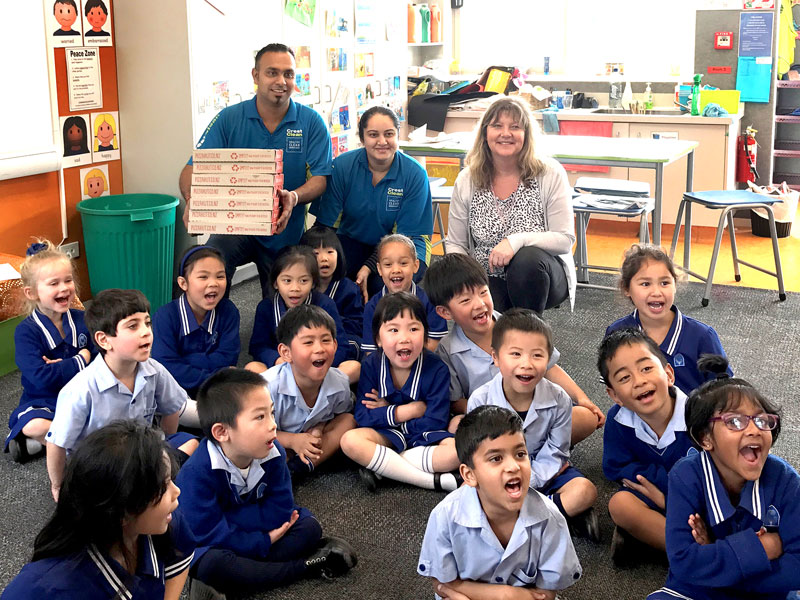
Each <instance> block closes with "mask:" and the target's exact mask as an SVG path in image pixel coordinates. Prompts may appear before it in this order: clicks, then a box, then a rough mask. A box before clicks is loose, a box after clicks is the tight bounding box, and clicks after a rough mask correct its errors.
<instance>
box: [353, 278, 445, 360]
mask: <svg viewBox="0 0 800 600" xmlns="http://www.w3.org/2000/svg"><path fill="white" fill-rule="evenodd" d="M387 293H388V291H387V290H386V286H383V289H381V291H380V292H378V293H377V294H375V295H374V296H373V297H372V298H370V299H369V302H367V305H366V306H365V307H364V331H363V335H362V339H361V350H363V351H364V352H375V349H376V346H375V338H374V337H373V335H372V316H373V315H374V314H375V307H376V306H378V302H379V301H380V299H381V298H383V297H384V296H385V295H386V294H387ZM409 293H411V294H414V295H415V296H416V297H417V298H419V299H420V301H421V302H422V306H424V307H425V314H426V316H427V318H428V337H429V338H430V339H432V340H440V339H442V338H443V337H444V336H446V335H447V321H445V320H444V319H443V318H442V317H440V316H439V315H438V314H437V313H436V307H435V306H434V305H433V304H431V301H430V300H428V295H427V294H426V293H425V290H423V289H422V288H421V287H419V286H418V285H417V284H416V283H414V282H413V281H412V282H411V289H410V290H409Z"/></svg>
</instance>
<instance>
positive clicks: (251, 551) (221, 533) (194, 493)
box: [175, 438, 299, 563]
mask: <svg viewBox="0 0 800 600" xmlns="http://www.w3.org/2000/svg"><path fill="white" fill-rule="evenodd" d="M175 483H176V484H177V486H178V487H179V488H181V491H182V493H181V500H180V506H179V507H178V512H180V513H181V514H182V515H183V517H184V518H185V519H186V521H187V522H188V523H189V525H190V526H191V528H192V532H193V533H194V535H195V537H196V538H197V550H195V555H194V561H193V563H196V562H197V561H198V560H199V559H200V557H202V556H203V554H205V553H206V552H207V551H208V550H209V549H210V548H221V549H226V550H231V551H233V552H234V553H236V554H237V555H238V556H244V557H247V558H253V559H263V558H265V557H266V556H267V554H269V550H270V546H271V545H272V544H271V542H270V539H269V532H270V531H271V530H273V529H276V528H278V527H280V526H281V525H283V524H284V523H285V522H286V521H288V520H289V517H291V515H292V511H293V510H295V509H298V508H299V507H297V506H296V505H295V503H294V496H293V495H292V481H291V478H290V476H289V469H288V467H287V466H286V452H285V451H284V449H283V447H281V445H280V444H279V443H278V441H277V440H276V441H275V445H274V446H273V448H272V449H271V450H270V451H269V454H267V456H266V457H265V458H262V459H257V460H256V459H254V460H253V462H252V463H250V470H249V471H248V473H247V477H246V478H245V477H244V476H243V475H242V472H241V470H239V469H238V468H236V466H235V465H234V464H233V463H232V462H231V461H230V460H229V459H228V457H227V456H225V454H224V453H223V452H222V450H220V448H219V446H218V445H217V444H216V443H214V442H211V441H209V440H208V439H207V438H206V439H204V440H203V441H202V442H200V445H199V446H198V448H197V450H195V451H194V453H193V454H192V455H191V456H190V457H189V460H187V461H186V462H185V463H184V465H183V466H182V467H181V470H180V471H179V472H178V476H177V478H176V479H175Z"/></svg>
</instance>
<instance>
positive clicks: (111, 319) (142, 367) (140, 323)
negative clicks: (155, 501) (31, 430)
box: [45, 289, 198, 501]
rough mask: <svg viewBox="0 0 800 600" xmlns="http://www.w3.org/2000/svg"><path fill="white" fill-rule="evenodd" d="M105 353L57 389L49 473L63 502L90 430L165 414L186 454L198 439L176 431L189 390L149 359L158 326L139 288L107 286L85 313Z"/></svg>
mask: <svg viewBox="0 0 800 600" xmlns="http://www.w3.org/2000/svg"><path fill="white" fill-rule="evenodd" d="M85 320H86V325H87V327H88V328H89V333H90V334H91V337H92V341H93V342H94V344H95V346H96V347H97V348H98V349H99V351H100V355H99V356H98V357H97V358H95V359H94V360H93V361H92V362H91V363H89V366H87V367H86V368H85V369H84V370H83V371H81V372H80V373H78V374H77V375H75V377H73V378H72V379H71V380H70V381H69V383H67V385H65V386H64V387H63V389H62V390H61V392H60V393H59V394H58V400H57V402H56V414H55V417H54V418H53V423H52V424H51V425H50V430H49V431H48V432H47V435H46V436H45V439H46V440H47V472H48V474H49V475H50V489H51V492H52V494H53V498H54V499H55V500H56V501H58V494H59V490H60V489H61V481H62V480H63V478H64V466H65V463H66V459H67V454H68V453H70V452H72V450H73V449H74V448H75V446H76V444H77V443H78V442H80V441H81V440H82V439H84V438H85V437H86V436H87V435H89V434H90V433H92V432H93V431H96V430H98V429H100V428H101V427H103V426H105V425H108V424H109V423H111V422H112V421H116V420H119V419H129V418H133V419H137V420H140V421H142V422H144V423H146V424H147V425H151V424H153V421H154V418H155V417H156V415H157V414H158V415H160V418H161V421H160V425H161V429H162V430H163V431H164V433H165V434H166V435H167V441H168V442H169V445H170V446H172V447H173V448H174V449H176V450H180V451H181V452H182V453H183V454H182V455H180V458H182V459H183V460H185V456H186V455H189V454H191V453H192V452H193V451H194V449H195V448H197V443H198V442H197V439H196V438H195V437H194V436H192V435H190V434H188V433H184V432H177V429H178V418H179V416H180V413H181V411H182V410H183V409H184V407H185V406H186V391H185V390H184V389H183V388H182V387H181V386H179V385H178V382H177V381H175V379H174V378H173V377H172V375H170V374H169V372H168V371H167V369H165V368H164V367H163V366H162V365H161V364H160V363H159V362H157V361H155V360H153V359H152V358H150V349H151V348H152V345H153V330H152V328H151V326H150V303H149V302H148V301H147V298H145V297H144V294H142V292H140V291H139V290H119V289H108V290H103V291H102V292H100V293H99V294H97V295H96V296H95V297H94V300H93V301H92V304H91V305H90V306H89V308H88V309H87V310H86V313H85Z"/></svg>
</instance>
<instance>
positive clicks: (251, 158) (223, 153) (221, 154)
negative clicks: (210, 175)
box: [192, 148, 283, 162]
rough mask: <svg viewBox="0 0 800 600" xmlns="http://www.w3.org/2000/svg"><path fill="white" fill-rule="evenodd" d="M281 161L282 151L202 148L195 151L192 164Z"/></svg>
mask: <svg viewBox="0 0 800 600" xmlns="http://www.w3.org/2000/svg"><path fill="white" fill-rule="evenodd" d="M275 161H283V150H267V149H263V148H203V149H200V150H195V151H194V152H193V154H192V162H275Z"/></svg>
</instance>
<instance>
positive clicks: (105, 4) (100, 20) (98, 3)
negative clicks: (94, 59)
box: [81, 0, 113, 46]
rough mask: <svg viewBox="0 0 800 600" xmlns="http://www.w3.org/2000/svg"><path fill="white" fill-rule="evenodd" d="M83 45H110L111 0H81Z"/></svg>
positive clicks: (111, 43)
mask: <svg viewBox="0 0 800 600" xmlns="http://www.w3.org/2000/svg"><path fill="white" fill-rule="evenodd" d="M82 13H83V14H82V15H81V16H82V18H83V45H84V46H112V45H113V41H112V39H111V0H83V11H82Z"/></svg>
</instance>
